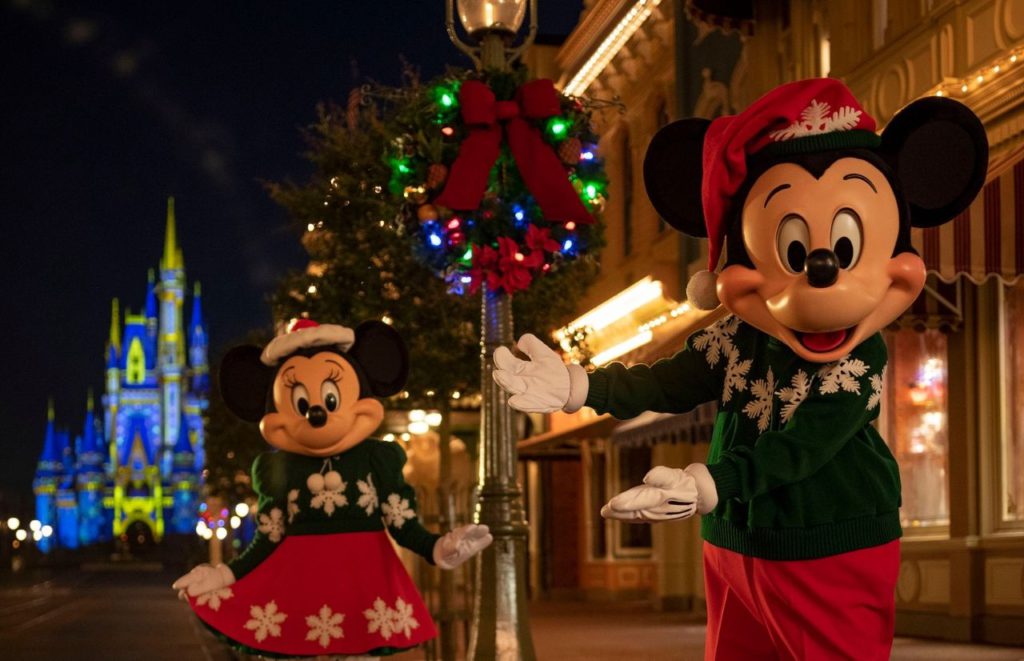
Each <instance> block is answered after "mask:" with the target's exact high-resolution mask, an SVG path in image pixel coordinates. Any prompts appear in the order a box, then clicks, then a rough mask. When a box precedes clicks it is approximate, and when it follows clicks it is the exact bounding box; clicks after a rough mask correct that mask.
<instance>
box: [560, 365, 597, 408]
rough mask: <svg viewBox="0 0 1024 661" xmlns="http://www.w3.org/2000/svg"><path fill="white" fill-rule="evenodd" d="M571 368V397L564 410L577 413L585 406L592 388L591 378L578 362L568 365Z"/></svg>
mask: <svg viewBox="0 0 1024 661" xmlns="http://www.w3.org/2000/svg"><path fill="white" fill-rule="evenodd" d="M566 367H567V368H568V369H569V399H568V401H566V402H565V406H563V407H562V410H563V411H565V412H566V413H575V412H576V411H579V410H580V409H581V408H583V404H584V403H586V401H587V392H588V391H589V390H590V378H589V377H588V376H587V370H585V369H583V367H582V366H581V365H577V364H576V363H569V364H568V365H566Z"/></svg>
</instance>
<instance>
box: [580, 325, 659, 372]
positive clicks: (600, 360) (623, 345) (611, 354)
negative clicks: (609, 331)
mask: <svg viewBox="0 0 1024 661" xmlns="http://www.w3.org/2000/svg"><path fill="white" fill-rule="evenodd" d="M653 337H654V333H652V332H651V331H649V330H648V331H643V332H642V333H637V334H636V335H634V336H633V337H631V338H629V339H628V340H626V341H625V342H620V343H618V344H616V345H615V346H613V347H611V348H609V349H605V350H604V351H602V352H601V353H599V354H597V355H596V356H594V357H593V358H591V359H590V362H591V363H593V364H594V365H597V366H601V365H604V364H605V363H607V362H608V361H609V360H611V359H612V358H618V357H619V356H621V355H622V354H624V353H629V352H630V351H632V350H633V349H636V348H637V347H642V346H643V345H645V344H647V343H648V342H650V341H651V338H653Z"/></svg>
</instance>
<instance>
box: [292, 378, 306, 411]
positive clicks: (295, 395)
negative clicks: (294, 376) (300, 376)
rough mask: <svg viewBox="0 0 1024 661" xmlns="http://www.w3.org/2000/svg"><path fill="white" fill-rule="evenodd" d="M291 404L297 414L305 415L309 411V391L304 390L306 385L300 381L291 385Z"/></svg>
mask: <svg viewBox="0 0 1024 661" xmlns="http://www.w3.org/2000/svg"><path fill="white" fill-rule="evenodd" d="M292 406H293V407H294V408H295V411H296V412H297V413H298V414H299V415H302V416H304V415H306V412H307V411H309V392H307V391H306V386H304V385H302V384H301V383H296V384H295V385H294V386H292Z"/></svg>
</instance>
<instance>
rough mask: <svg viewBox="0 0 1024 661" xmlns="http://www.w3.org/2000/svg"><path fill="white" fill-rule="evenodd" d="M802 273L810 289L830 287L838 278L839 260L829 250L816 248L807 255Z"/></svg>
mask: <svg viewBox="0 0 1024 661" xmlns="http://www.w3.org/2000/svg"><path fill="white" fill-rule="evenodd" d="M804 271H805V272H806V273H807V282H809V283H810V285H811V286H812V287H831V286H832V285H833V284H834V283H835V281H836V279H838V278H839V260H838V259H837V258H836V254H835V253H834V252H832V251H831V250H829V249H827V248H818V249H817V250H812V251H811V254H810V255H807V261H806V263H805V264H804Z"/></svg>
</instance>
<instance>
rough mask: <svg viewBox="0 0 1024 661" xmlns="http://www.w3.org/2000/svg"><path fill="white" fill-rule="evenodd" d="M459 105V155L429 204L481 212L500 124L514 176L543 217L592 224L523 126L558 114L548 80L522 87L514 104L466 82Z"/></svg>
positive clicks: (560, 170)
mask: <svg viewBox="0 0 1024 661" xmlns="http://www.w3.org/2000/svg"><path fill="white" fill-rule="evenodd" d="M459 104H460V106H461V107H462V119H463V121H464V122H465V123H466V125H467V126H468V127H469V129H470V132H469V135H468V136H467V137H466V139H465V140H463V141H462V145H461V146H460V147H459V156H458V158H456V159H455V163H453V164H452V169H451V173H450V174H449V176H448V183H447V184H446V185H445V187H444V190H443V191H441V194H440V195H439V196H438V197H437V199H436V200H435V201H434V202H435V203H436V204H439V205H441V206H444V207H448V208H449V209H456V210H459V211H471V210H474V209H478V208H479V207H480V200H481V199H482V198H483V196H484V191H486V190H487V181H488V179H489V178H490V174H491V168H492V167H494V162H495V161H496V160H498V154H499V153H500V151H501V138H502V125H504V128H505V130H504V134H505V137H506V139H507V140H508V147H509V150H510V151H511V152H512V156H513V157H514V158H515V160H516V167H517V168H518V169H519V174H520V176H522V178H523V183H525V184H526V188H527V189H528V190H529V191H530V193H532V194H533V197H534V199H536V200H537V204H539V205H540V208H541V211H543V212H544V216H545V218H548V219H549V220H553V221H558V222H563V223H564V222H567V221H570V220H572V221H575V222H576V223H582V224H587V223H592V222H594V219H593V218H592V217H591V215H590V214H589V213H588V212H587V210H586V208H585V207H584V206H583V202H581V201H580V198H579V195H578V194H577V193H576V190H575V189H574V188H573V187H572V184H571V183H570V182H569V178H568V177H567V176H566V173H565V168H564V167H563V166H562V162H561V161H560V160H559V158H558V156H557V155H556V154H555V151H554V150H553V149H552V148H551V147H550V146H549V145H548V144H547V143H546V142H544V139H543V138H542V137H541V133H540V131H539V130H538V129H537V128H536V127H535V126H533V125H531V124H530V122H528V121H527V119H532V120H537V119H546V118H548V117H553V116H555V115H557V114H558V113H559V95H558V91H557V90H555V86H554V84H553V83H552V82H551V81H550V80H546V79H541V80H533V81H530V82H528V83H526V84H524V85H522V86H521V87H519V89H518V90H516V98H515V100H514V101H497V100H496V99H495V96H494V92H493V91H491V88H490V87H488V86H487V85H486V84H485V83H482V82H480V81H478V80H468V81H466V82H464V83H463V84H462V89H460V90H459ZM499 122H500V123H499Z"/></svg>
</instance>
